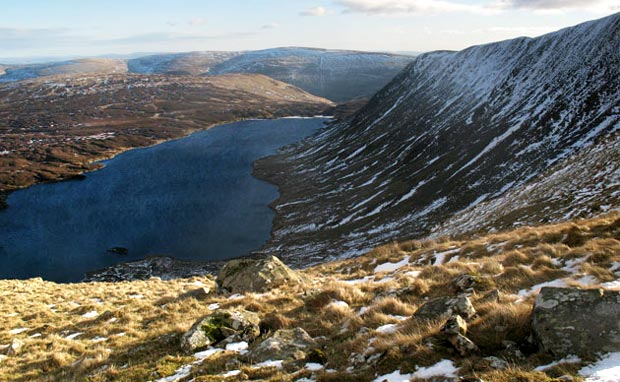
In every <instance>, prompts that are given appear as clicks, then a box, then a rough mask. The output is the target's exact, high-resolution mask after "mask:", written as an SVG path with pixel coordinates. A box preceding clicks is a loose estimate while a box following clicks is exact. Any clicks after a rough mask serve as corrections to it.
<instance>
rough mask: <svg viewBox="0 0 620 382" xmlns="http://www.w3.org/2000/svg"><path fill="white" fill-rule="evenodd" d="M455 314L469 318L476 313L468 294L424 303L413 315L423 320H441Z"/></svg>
mask: <svg viewBox="0 0 620 382" xmlns="http://www.w3.org/2000/svg"><path fill="white" fill-rule="evenodd" d="M454 314H458V315H459V316H461V317H462V318H465V319H469V318H471V317H473V316H474V315H475V314H476V309H474V306H473V305H472V304H471V301H470V300H469V298H468V297H466V296H457V297H440V298H436V299H434V300H431V301H429V302H427V303H426V304H424V305H422V306H421V307H420V308H419V309H418V310H417V311H416V312H415V313H414V314H413V317H414V318H418V319H423V320H441V319H446V318H448V317H451V316H452V315H454Z"/></svg>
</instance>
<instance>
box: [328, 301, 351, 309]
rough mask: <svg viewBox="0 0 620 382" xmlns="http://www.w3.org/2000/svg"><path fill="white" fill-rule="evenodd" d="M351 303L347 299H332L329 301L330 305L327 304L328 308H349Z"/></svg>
mask: <svg viewBox="0 0 620 382" xmlns="http://www.w3.org/2000/svg"><path fill="white" fill-rule="evenodd" d="M348 307H349V304H347V303H346V302H345V301H340V300H336V301H332V302H330V303H329V305H327V308H348Z"/></svg>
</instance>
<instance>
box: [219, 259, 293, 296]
mask: <svg viewBox="0 0 620 382" xmlns="http://www.w3.org/2000/svg"><path fill="white" fill-rule="evenodd" d="M303 282H304V279H303V277H302V276H301V275H300V274H298V273H297V272H295V271H293V270H292V269H290V268H289V267H287V266H286V265H285V264H284V263H283V262H282V261H280V259H278V258H277V257H275V256H269V257H266V258H264V259H237V260H231V261H229V262H227V263H226V264H224V266H223V267H222V269H221V270H220V272H219V274H218V276H217V280H216V284H217V290H218V292H220V293H245V292H254V293H263V292H267V291H268V290H270V289H273V288H277V287H280V286H282V285H294V284H301V283H303Z"/></svg>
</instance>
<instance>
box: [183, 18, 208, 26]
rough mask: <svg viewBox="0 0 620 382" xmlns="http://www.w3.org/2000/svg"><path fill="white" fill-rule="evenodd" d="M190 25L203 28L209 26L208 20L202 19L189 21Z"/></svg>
mask: <svg viewBox="0 0 620 382" xmlns="http://www.w3.org/2000/svg"><path fill="white" fill-rule="evenodd" d="M188 24H189V25H191V26H193V27H201V26H203V25H207V20H206V19H203V18H202V17H196V18H193V19H191V20H189V22H188Z"/></svg>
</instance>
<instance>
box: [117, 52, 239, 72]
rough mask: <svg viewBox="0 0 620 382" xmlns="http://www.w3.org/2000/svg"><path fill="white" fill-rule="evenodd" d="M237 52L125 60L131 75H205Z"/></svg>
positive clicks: (173, 54) (184, 54) (172, 55)
mask: <svg viewBox="0 0 620 382" xmlns="http://www.w3.org/2000/svg"><path fill="white" fill-rule="evenodd" d="M238 54H240V53H238V52H189V53H168V54H155V55H150V56H144V57H138V58H133V59H130V60H127V67H128V68H129V71H130V72H131V73H140V74H153V73H159V74H177V75H178V74H181V75H201V74H207V73H209V71H210V70H211V68H212V67H213V66H215V65H217V64H221V63H222V62H225V61H226V60H229V59H231V58H232V57H235V56H236V55H238Z"/></svg>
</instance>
